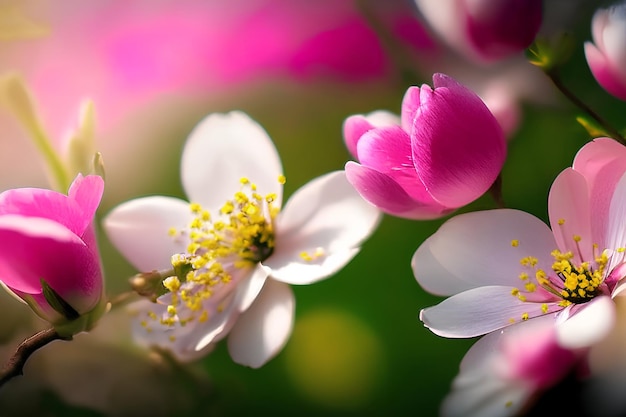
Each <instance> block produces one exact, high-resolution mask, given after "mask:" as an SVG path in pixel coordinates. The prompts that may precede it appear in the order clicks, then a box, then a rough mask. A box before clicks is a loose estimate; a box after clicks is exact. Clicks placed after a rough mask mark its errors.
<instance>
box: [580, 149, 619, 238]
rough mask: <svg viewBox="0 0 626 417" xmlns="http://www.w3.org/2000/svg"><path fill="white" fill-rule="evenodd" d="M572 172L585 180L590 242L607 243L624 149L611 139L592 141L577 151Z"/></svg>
mask: <svg viewBox="0 0 626 417" xmlns="http://www.w3.org/2000/svg"><path fill="white" fill-rule="evenodd" d="M573 168H574V170H576V171H577V172H580V173H581V174H582V175H583V176H584V177H585V178H586V179H587V184H588V186H589V190H590V194H589V200H590V202H591V230H592V231H593V240H594V242H596V243H598V244H603V243H605V242H606V239H607V236H606V230H607V226H608V218H609V206H610V203H611V197H612V196H613V193H614V190H615V187H616V185H617V182H618V181H619V180H620V178H621V177H622V175H623V174H624V172H625V171H626V147H624V146H623V145H621V144H620V143H618V142H617V141H615V140H613V139H609V138H599V139H594V140H593V141H592V142H590V143H587V144H586V145H585V146H583V147H582V148H581V149H580V151H578V153H577V154H576V157H575V158H574V164H573Z"/></svg>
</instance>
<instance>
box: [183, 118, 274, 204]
mask: <svg viewBox="0 0 626 417" xmlns="http://www.w3.org/2000/svg"><path fill="white" fill-rule="evenodd" d="M282 174H283V171H282V165H281V162H280V158H279V156H278V153H277V151H276V147H275V146H274V144H273V143H272V140H271V139H270V137H269V136H268V134H267V132H265V130H264V129H263V128H262V127H261V126H260V125H259V124H258V123H257V122H255V121H254V120H252V119H251V118H250V117H249V116H248V115H246V114H245V113H242V112H239V111H234V112H230V113H226V114H220V113H213V114H210V115H209V116H207V117H206V118H204V120H202V121H201V122H200V123H199V124H198V125H197V126H196V127H195V128H194V130H193V131H192V132H191V134H190V135H189V138H188V139H187V142H186V143H185V148H184V149H183V155H182V159H181V180H182V183H183V187H184V189H185V192H186V194H187V197H189V201H191V202H197V203H200V204H202V205H203V206H204V208H205V209H207V210H210V211H213V210H217V209H219V208H220V207H222V205H224V203H225V202H226V201H227V200H231V199H232V198H233V195H234V194H235V193H236V192H237V191H239V190H240V189H241V183H240V181H239V180H240V179H241V178H242V177H246V178H248V179H249V180H250V181H251V182H253V183H254V184H256V185H257V187H258V192H259V193H260V194H262V195H266V194H269V193H275V194H276V196H277V200H276V202H277V204H278V205H279V206H280V204H281V201H282V200H281V199H282V189H283V187H282V185H281V184H280V183H279V182H278V177H279V176H280V175H282Z"/></svg>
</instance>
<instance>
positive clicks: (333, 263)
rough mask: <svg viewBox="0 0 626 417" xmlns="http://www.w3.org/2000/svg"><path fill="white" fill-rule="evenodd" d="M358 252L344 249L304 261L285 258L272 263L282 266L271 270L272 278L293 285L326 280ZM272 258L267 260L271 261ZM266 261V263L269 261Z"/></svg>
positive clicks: (294, 257) (293, 257)
mask: <svg viewBox="0 0 626 417" xmlns="http://www.w3.org/2000/svg"><path fill="white" fill-rule="evenodd" d="M358 252H359V249H346V250H344V251H341V252H335V253H333V254H332V255H330V256H321V257H319V258H318V259H313V260H311V261H304V260H303V259H302V258H300V259H298V258H296V256H295V254H293V255H291V256H285V260H284V261H282V260H281V261H282V262H280V261H278V262H273V263H275V264H278V265H280V264H281V263H282V266H278V267H274V268H273V269H272V272H271V275H272V278H273V279H275V280H277V281H281V282H284V283H286V284H293V285H306V284H312V283H314V282H317V281H320V280H322V279H324V278H328V277H330V276H331V275H333V274H334V273H336V272H338V271H339V270H341V268H343V267H344V266H345V265H346V264H347V263H348V262H350V261H351V260H352V258H354V257H355V256H356V254H357V253H358ZM273 259H274V257H273V256H272V258H270V259H269V260H273ZM269 260H268V261H269Z"/></svg>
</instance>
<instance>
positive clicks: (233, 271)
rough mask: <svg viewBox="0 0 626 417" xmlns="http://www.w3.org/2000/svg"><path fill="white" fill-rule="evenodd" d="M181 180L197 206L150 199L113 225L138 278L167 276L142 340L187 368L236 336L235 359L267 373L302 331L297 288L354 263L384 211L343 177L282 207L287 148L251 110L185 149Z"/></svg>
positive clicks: (315, 183)
mask: <svg viewBox="0 0 626 417" xmlns="http://www.w3.org/2000/svg"><path fill="white" fill-rule="evenodd" d="M181 176H182V183H183V187H184V189H185V192H186V194H187V195H188V196H189V198H190V201H191V204H190V203H188V202H186V201H183V200H181V199H178V198H173V197H162V196H153V197H145V198H139V199H136V200H131V201H128V202H126V203H123V204H121V205H120V206H118V207H117V208H115V209H114V210H113V211H112V212H111V213H110V214H109V215H108V216H107V217H106V219H105V222H104V226H105V230H106V231H107V233H108V235H109V237H110V239H111V241H112V242H113V244H114V245H115V246H116V247H117V248H118V249H119V250H120V252H122V253H123V254H124V255H125V256H126V257H127V258H128V260H129V261H130V262H131V263H132V264H133V265H134V266H135V267H136V268H137V269H138V270H140V271H153V270H163V271H164V272H162V273H159V275H161V276H162V277H163V278H165V279H164V280H163V281H162V282H163V286H164V287H165V288H166V289H167V292H166V293H165V294H163V295H161V296H160V297H158V299H157V303H150V302H149V301H143V302H142V303H141V304H140V305H136V306H135V312H136V314H137V317H136V320H135V325H136V331H135V335H136V337H137V339H138V340H139V341H140V343H142V344H145V345H157V346H160V347H162V348H165V349H169V350H171V351H172V352H173V353H174V354H175V355H176V356H177V357H178V358H179V359H181V360H191V359H195V358H197V357H198V356H200V355H202V354H205V353H206V352H208V351H210V350H211V349H212V348H213V346H214V344H215V343H216V342H218V341H219V340H222V339H224V338H225V337H226V336H228V349H229V352H230V354H231V357H232V358H233V360H234V361H235V362H238V363H240V364H244V365H248V366H251V367H260V366H262V365H263V364H265V363H266V362H267V361H268V360H270V359H271V358H272V357H273V356H275V355H276V354H277V353H278V352H279V351H280V350H281V349H282V347H283V346H284V344H285V343H286V342H287V339H288V338H289V335H290V334H291V330H292V325H293V316H294V303H295V301H294V297H293V293H292V290H291V288H290V287H289V285H288V284H310V283H313V282H316V281H319V280H321V279H324V278H327V277H329V276H331V275H332V274H334V273H335V272H337V271H338V270H339V269H340V268H342V267H343V266H344V265H346V264H347V263H348V262H349V261H350V260H351V259H352V258H353V257H354V256H355V255H356V254H357V253H358V252H359V246H360V244H361V242H362V241H363V240H364V239H366V238H367V237H368V236H369V235H370V234H371V233H372V232H373V231H374V229H375V227H376V226H377V224H378V222H379V219H380V212H379V211H378V210H377V209H376V208H375V207H373V206H371V205H370V204H368V203H367V202H365V201H363V200H362V199H361V197H360V196H359V195H358V194H357V193H356V192H355V191H354V190H353V189H352V187H351V186H350V184H349V183H348V182H347V180H346V177H345V174H344V173H343V172H342V171H336V172H331V173H329V174H326V175H323V176H321V177H318V178H316V179H314V180H312V181H311V182H309V183H308V184H306V185H305V186H303V187H302V188H300V189H299V190H298V191H296V192H295V193H294V194H293V195H292V196H291V198H290V199H289V201H288V202H287V203H286V205H285V207H284V209H283V210H281V202H282V191H283V186H282V184H283V182H284V177H282V167H281V162H280V159H279V156H278V153H277V152H276V148H275V147H274V144H273V143H272V141H271V139H270V138H269V136H268V135H267V133H266V132H265V131H264V130H263V128H262V127H261V126H259V125H258V124H257V123H256V122H254V121H253V120H252V119H250V118H249V117H248V116H247V115H245V114H243V113H241V112H231V113H228V114H212V115H209V116H208V117H206V118H205V119H204V120H203V121H202V122H201V123H200V124H198V126H197V127H196V128H195V129H194V131H193V132H192V133H191V135H190V137H189V139H188V141H187V143H186V145H185V148H184V151H183V156H182V163H181ZM233 195H234V196H233ZM172 255H174V256H172Z"/></svg>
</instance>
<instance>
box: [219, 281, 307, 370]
mask: <svg viewBox="0 0 626 417" xmlns="http://www.w3.org/2000/svg"><path fill="white" fill-rule="evenodd" d="M294 312H295V299H294V296H293V292H292V290H291V288H290V287H289V285H287V284H283V283H282V282H276V281H272V280H269V281H268V282H266V283H265V286H264V287H263V291H261V294H259V297H258V298H257V299H256V301H255V302H254V304H252V306H251V307H250V308H249V309H248V311H246V312H245V313H244V314H242V315H241V317H239V320H238V321H237V324H236V325H235V327H233V329H232V330H231V332H230V335H229V336H228V351H229V352H230V356H231V357H232V358H233V360H234V361H235V362H237V363H239V364H241V365H247V366H250V367H252V368H259V367H261V366H263V365H264V364H265V363H266V362H267V361H269V360H270V359H271V358H273V357H274V356H275V355H277V354H278V352H280V351H281V350H282V348H283V347H284V346H285V344H286V343H287V340H288V339H289V336H290V335H291V331H292V330H293V319H294Z"/></svg>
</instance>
